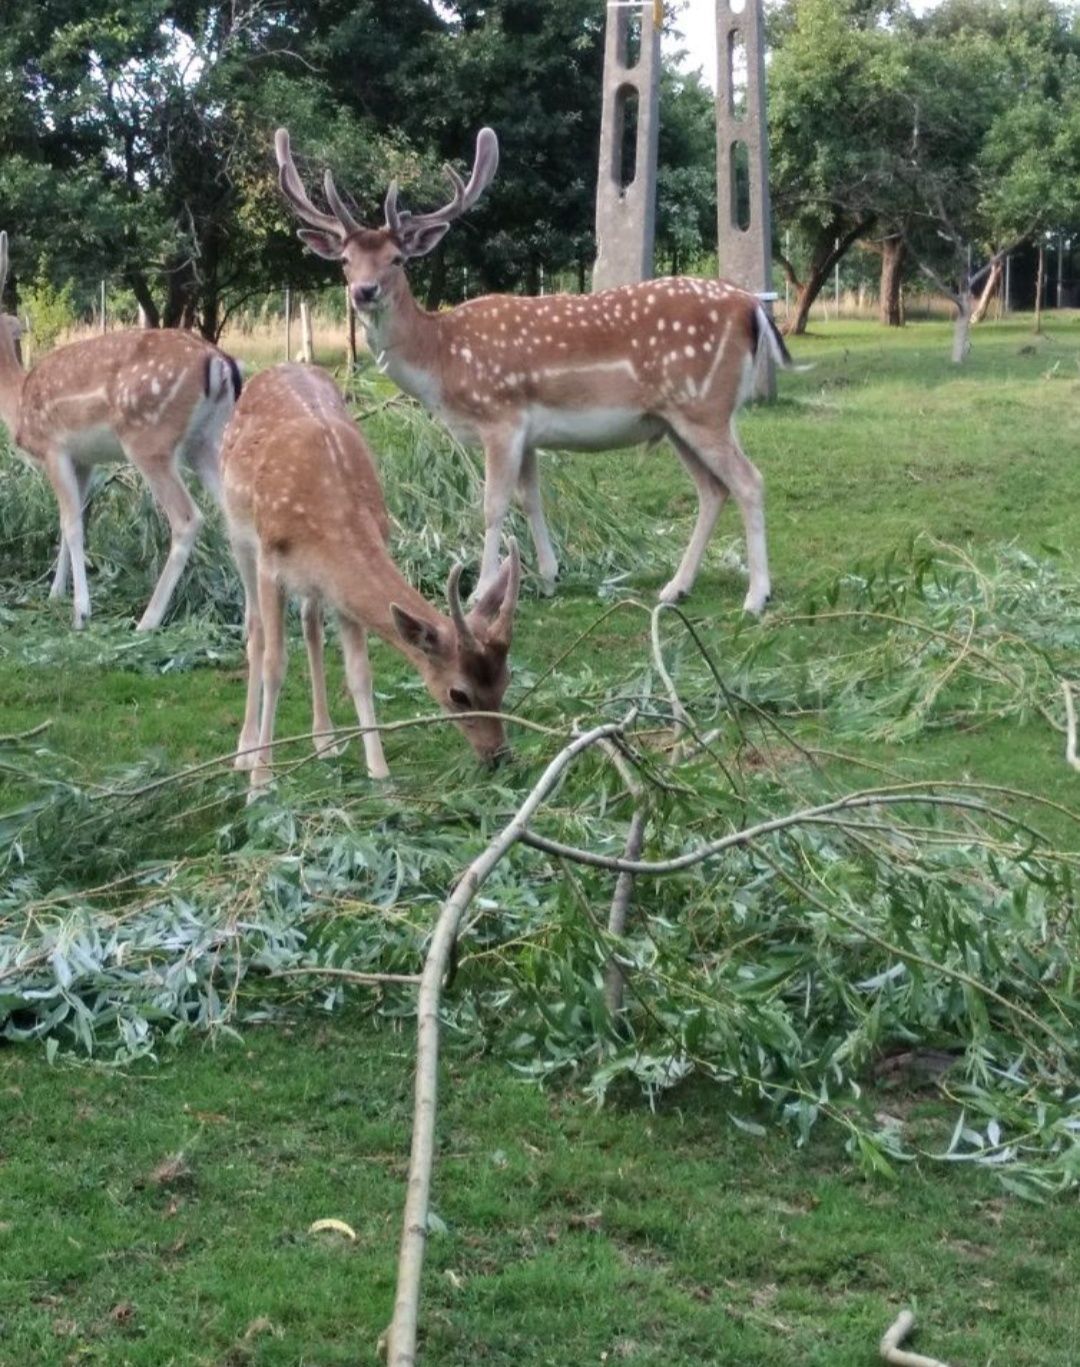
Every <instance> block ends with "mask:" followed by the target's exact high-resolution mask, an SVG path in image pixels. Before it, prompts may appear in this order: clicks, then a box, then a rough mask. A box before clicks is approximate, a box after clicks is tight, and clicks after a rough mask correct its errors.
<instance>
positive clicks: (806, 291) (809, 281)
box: [784, 218, 874, 337]
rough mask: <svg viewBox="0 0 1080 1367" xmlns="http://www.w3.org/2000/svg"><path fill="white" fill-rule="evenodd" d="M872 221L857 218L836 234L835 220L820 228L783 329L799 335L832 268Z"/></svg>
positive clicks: (803, 329) (804, 327)
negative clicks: (790, 317)
mask: <svg viewBox="0 0 1080 1367" xmlns="http://www.w3.org/2000/svg"><path fill="white" fill-rule="evenodd" d="M873 221H874V220H873V218H866V219H860V220H859V222H858V223H856V224H855V225H854V227H851V228H848V230H847V232H845V233H843V235H841V234H840V232H839V227H838V223H837V222H835V221H834V222H833V223H830V224H829V225H828V226H827V227H826V228H824V229H823V230H822V232H821V234H820V235H819V237H818V240H817V243H816V245H815V247H814V254H813V256H812V257H811V258H810V268H809V270H808V271H807V273H806V279H805V280H804V281H803V283H802V284H801V285H800V286H799V288H798V293H797V294H796V297H795V311H794V313H793V315H792V319H791V322H790V323H789V324H788V325H787V327H786V328H785V329H784V331H785V332H787V333H789V334H792V335H794V336H796V337H800V336H802V334H803V333H804V332H805V331H806V320H807V319H808V318H809V316H810V310H811V308H812V307H813V304H814V300H815V299H816V298H817V297H818V295H819V294H820V293H821V291H822V289H823V288H824V286H825V284H826V282H827V281H828V279H829V275H830V273H831V271H832V269H833V267H834V266H835V265H836V263H837V262H838V261H840V260H841V259H842V258H843V257H844V255H845V254H846V253H847V251H848V249H849V248H850V247H851V245H852V243H853V242H855V241H856V240H857V239H858V238H860V237H862V235H863V233H865V232H866V230H867V229H868V228H869V227H870V225H871V224H872V223H873Z"/></svg>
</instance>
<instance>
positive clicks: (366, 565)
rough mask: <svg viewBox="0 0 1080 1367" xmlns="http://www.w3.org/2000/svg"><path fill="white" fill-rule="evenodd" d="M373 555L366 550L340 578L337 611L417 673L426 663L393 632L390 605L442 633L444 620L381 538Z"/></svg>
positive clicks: (445, 629)
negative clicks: (418, 590)
mask: <svg viewBox="0 0 1080 1367" xmlns="http://www.w3.org/2000/svg"><path fill="white" fill-rule="evenodd" d="M378 545H379V549H378V552H376V553H375V554H372V553H371V550H370V549H368V550H367V551H366V552H365V553H363V554H362V555H360V556H358V558H357V562H356V563H355V564H354V565H353V566H351V567H350V570H349V572H348V573H347V575H346V576H344V583H343V592H342V601H341V603H340V606H341V608H342V609H343V610H344V612H345V613H346V615H347V616H348V617H350V618H352V620H353V621H354V622H356V623H358V624H359V625H361V626H363V627H365V628H366V629H367V630H368V631H373V632H374V633H375V635H376V636H379V637H381V638H382V639H383V640H384V641H385V642H386V644H387V645H388V646H391V647H393V649H394V650H396V651H398V652H399V653H400V654H402V655H404V656H405V658H406V659H407V660H408V661H409V663H410V664H412V665H413V666H414V668H416V669H417V670H419V671H420V672H421V673H424V669H423V666H424V665H425V664H426V662H427V657H426V656H425V655H424V653H423V652H422V651H420V650H418V649H417V648H416V647H415V646H413V645H410V644H409V642H407V641H405V640H403V638H402V636H401V633H400V632H399V631H398V629H397V623H396V622H395V621H394V616H393V613H392V612H391V611H390V605H391V603H396V604H397V606H398V607H399V608H404V609H405V611H406V612H407V613H409V615H410V616H412V617H415V618H417V619H418V620H419V621H421V622H424V623H426V624H427V625H428V626H430V627H433V628H435V629H436V630H438V631H439V632H440V633H442V634H446V633H447V632H449V630H450V623H449V621H448V619H447V618H445V617H443V616H442V614H441V613H440V612H439V611H438V610H437V609H436V608H433V607H432V606H431V604H430V603H429V602H428V601H427V599H426V598H425V597H424V596H423V594H421V593H418V592H417V590H416V589H414V588H413V586H412V585H411V584H410V583H409V581H408V580H407V579H406V578H405V576H404V575H403V574H402V573H401V571H400V570H399V569H398V567H397V565H395V564H394V562H393V560H392V559H391V558H390V553H389V552H388V551H387V550H386V549H385V548H384V546H383V544H382V539H381V537H380V538H379V542H378Z"/></svg>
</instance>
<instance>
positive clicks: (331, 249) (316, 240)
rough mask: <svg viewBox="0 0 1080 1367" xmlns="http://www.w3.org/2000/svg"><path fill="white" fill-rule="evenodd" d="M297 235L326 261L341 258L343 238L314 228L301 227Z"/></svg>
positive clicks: (306, 245)
mask: <svg viewBox="0 0 1080 1367" xmlns="http://www.w3.org/2000/svg"><path fill="white" fill-rule="evenodd" d="M296 236H297V237H298V238H299V239H300V241H301V242H302V243H303V244H304V246H305V247H307V248H309V249H310V250H311V251H313V252H314V253H315V255H316V256H321V257H322V258H323V259H324V260H326V261H340V260H341V238H340V237H333V236H332V235H331V234H330V233H320V232H316V231H315V229H314V228H299V229H297V233H296Z"/></svg>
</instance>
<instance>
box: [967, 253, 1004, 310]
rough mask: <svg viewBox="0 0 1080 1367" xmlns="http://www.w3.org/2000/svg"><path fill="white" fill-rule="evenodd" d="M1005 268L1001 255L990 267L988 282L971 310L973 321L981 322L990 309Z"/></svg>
mask: <svg viewBox="0 0 1080 1367" xmlns="http://www.w3.org/2000/svg"><path fill="white" fill-rule="evenodd" d="M1004 270H1005V258H1004V257H1003V256H999V257H998V258H997V260H995V261H994V262H993V264H992V265H991V267H990V273H989V275H987V277H986V284H985V285H984V286H983V291H982V294H980V295H979V302H978V303H977V304H976V305H975V307H974V309H972V311H971V322H973V323H981V322H982V320H983V319H984V318H985V317H986V315H987V312H988V311H989V309H990V304H991V301H992V300H993V298H994V295H995V294H996V293H997V291H998V287H999V286H1000V284H1001V277H1002V274H1003V273H1004Z"/></svg>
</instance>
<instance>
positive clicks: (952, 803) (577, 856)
mask: <svg viewBox="0 0 1080 1367" xmlns="http://www.w3.org/2000/svg"><path fill="white" fill-rule="evenodd" d="M908 802H914V803H920V804H923V803H924V804H926V805H929V806H936V807H958V808H965V809H967V810H969V811H975V812H983V813H985V812H987V811H988V810H990V809H989V808H988V807H987V804H986V803H985V802H979V801H977V800H976V799H973V798H963V797H955V796H942V795H941V794H938V793H923V792H910V793H908V792H902V793H895V792H881V791H876V790H871V791H869V792H864V793H849V794H848V795H847V796H846V797H841V798H837V799H836V801H834V802H823V803H822V804H821V805H820V806H819V807H807V808H805V809H804V810H803V811H801V812H789V813H788V814H787V815H786V816H778V817H773V818H772V819H771V820H769V821H761V822H759V823H758V824H757V825H756V826H746V827H744V828H743V829H742V830H741V831H732V832H731V834H730V835H725V836H722V837H721V838H720V839H719V840H710V841H709V842H708V843H707V844H705V845H700V846H698V848H697V849H696V850H689V851H687V853H686V854H679V855H675V856H674V857H673V858H671V859H657V860H651V861H650V860H642V859H620V858H619V857H618V856H616V855H610V854H597V853H596V852H595V851H593V850H585V849H581V848H580V847H579V846H577V845H564V844H563V843H562V842H561V841H559V840H549V839H548V837H547V836H544V835H537V834H536V832H535V831H525V832H524V833H523V834H522V836H521V840H522V843H523V844H525V845H530V846H531V847H532V848H533V849H536V850H543V851H544V853H545V854H555V855H558V856H559V857H560V858H562V859H573V860H576V861H577V863H579V864H591V865H592V867H593V868H597V869H613V870H615V871H616V872H618V873H645V874H665V873H680V872H681V871H682V870H684V869H690V868H693V867H694V865H695V864H700V863H703V862H704V861H705V860H706V859H712V858H715V856H716V855H718V854H723V853H724V851H725V850H730V849H734V848H736V847H737V846H740V845H749V844H752V843H753V841H755V840H759V839H760V838H761V837H762V836H763V835H770V834H771V833H772V832H773V831H783V830H787V829H788V827H790V826H800V825H807V824H810V823H815V824H820V819H821V818H822V817H828V816H831V815H832V814H833V813H834V812H843V811H851V810H853V809H855V808H857V807H876V806H882V807H890V806H899V805H901V804H903V803H908ZM1002 815H1003V814H1002Z"/></svg>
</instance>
